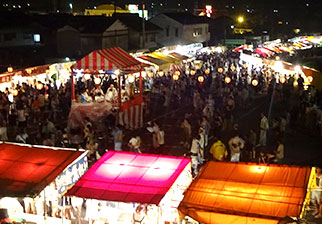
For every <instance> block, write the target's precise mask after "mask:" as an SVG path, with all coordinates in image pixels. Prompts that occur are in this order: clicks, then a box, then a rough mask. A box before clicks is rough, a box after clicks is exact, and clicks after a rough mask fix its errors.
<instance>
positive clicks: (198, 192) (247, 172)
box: [179, 162, 311, 224]
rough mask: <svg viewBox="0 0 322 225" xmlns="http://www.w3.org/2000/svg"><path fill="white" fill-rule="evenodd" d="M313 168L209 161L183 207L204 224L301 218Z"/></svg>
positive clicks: (262, 222)
mask: <svg viewBox="0 0 322 225" xmlns="http://www.w3.org/2000/svg"><path fill="white" fill-rule="evenodd" d="M310 172H311V169H310V168H302V167H294V166H292V167H290V166H277V165H256V164H246V163H225V162H209V163H207V164H206V165H205V166H204V167H203V168H202V171H201V172H200V174H199V175H198V177H197V179H195V180H194V181H193V183H192V184H191V185H190V187H189V188H188V190H187V191H186V192H185V197H184V199H183V200H182V202H181V203H180V205H179V210H180V211H181V212H182V213H183V214H185V215H189V216H190V217H192V218H193V219H195V220H197V221H198V222H200V223H212V224H214V223H221V224H223V223H225V224H226V223H230V224H232V223H238V224H245V223H255V224H264V223H270V224H272V223H277V222H278V220H279V219H281V218H283V217H286V216H291V217H298V216H299V215H300V213H301V210H302V204H303V202H304V199H305V195H306V190H307V185H308V181H309V176H310Z"/></svg>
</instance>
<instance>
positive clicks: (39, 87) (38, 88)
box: [36, 82, 44, 90]
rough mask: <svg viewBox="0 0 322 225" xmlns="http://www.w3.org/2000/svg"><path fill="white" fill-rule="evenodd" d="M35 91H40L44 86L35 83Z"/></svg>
mask: <svg viewBox="0 0 322 225" xmlns="http://www.w3.org/2000/svg"><path fill="white" fill-rule="evenodd" d="M36 88H37V90H42V89H43V88H44V85H43V84H42V83H40V82H38V83H37V85H36Z"/></svg>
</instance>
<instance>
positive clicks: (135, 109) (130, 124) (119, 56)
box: [70, 47, 147, 129]
mask: <svg viewBox="0 0 322 225" xmlns="http://www.w3.org/2000/svg"><path fill="white" fill-rule="evenodd" d="M145 66H147V65H146V64H144V63H142V62H140V61H138V60H136V59H135V58H134V57H132V56H131V55H129V54H128V53H127V52H125V51H124V50H123V49H121V48H120V47H115V48H108V49H102V50H95V51H92V52H91V53H90V54H88V55H87V56H85V57H84V58H82V59H81V60H79V61H77V62H76V63H75V64H74V65H73V66H72V69H84V70H90V71H91V72H92V73H96V72H97V71H99V70H103V71H115V70H121V71H122V74H125V73H128V72H137V71H140V70H141V69H142V68H143V67H145ZM140 89H141V87H140ZM143 104H144V102H143V98H142V97H141V96H137V97H136V98H135V99H134V100H131V101H128V102H126V103H123V104H122V106H121V108H120V109H119V123H120V124H121V125H123V126H125V127H126V128H129V129H136V128H140V127H142V126H143ZM103 108H104V107H103ZM72 109H73V108H72ZM96 109H98V108H97V107H96ZM105 109H106V108H105ZM82 111H84V112H85V111H88V112H89V110H86V107H83V110H82ZM80 113H81V112H80V111H79V110H75V112H72V111H71V113H70V116H71V117H73V118H74V119H77V117H78V118H79V117H80V116H81V114H80ZM97 113H100V114H103V111H100V112H96V114H97ZM83 114H84V113H83ZM84 115H85V114H84ZM87 116H89V115H87ZM71 121H72V118H71Z"/></svg>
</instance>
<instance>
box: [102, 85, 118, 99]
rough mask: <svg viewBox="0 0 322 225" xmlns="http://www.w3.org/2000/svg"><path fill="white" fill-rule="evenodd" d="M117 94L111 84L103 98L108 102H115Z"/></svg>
mask: <svg viewBox="0 0 322 225" xmlns="http://www.w3.org/2000/svg"><path fill="white" fill-rule="evenodd" d="M117 96H118V93H117V90H116V88H115V87H114V85H113V84H111V85H110V87H109V88H108V89H107V91H106V94H105V100H106V101H108V102H115V101H116V100H117Z"/></svg>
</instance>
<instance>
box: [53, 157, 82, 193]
mask: <svg viewBox="0 0 322 225" xmlns="http://www.w3.org/2000/svg"><path fill="white" fill-rule="evenodd" d="M87 170H88V162H87V153H86V152H85V153H84V154H82V155H81V156H80V157H79V158H78V159H76V160H75V161H74V162H73V163H72V164H71V165H69V166H68V167H67V168H66V169H65V170H64V171H63V172H62V173H61V174H60V175H59V176H58V177H57V178H56V185H57V190H58V193H59V194H60V195H64V194H65V193H66V192H67V191H68V189H70V188H71V187H72V186H73V185H74V184H75V183H76V182H77V181H78V180H79V179H80V178H81V177H82V176H83V175H84V174H85V172H86V171H87Z"/></svg>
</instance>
